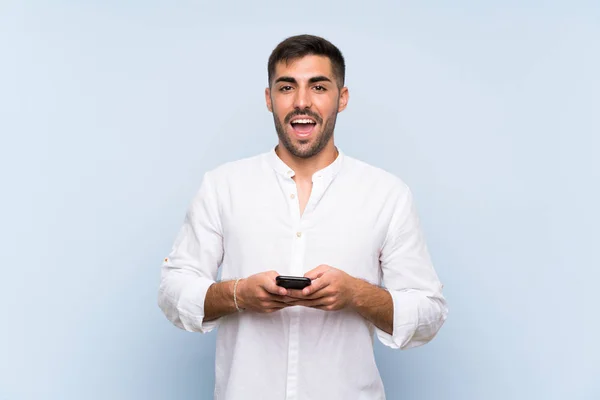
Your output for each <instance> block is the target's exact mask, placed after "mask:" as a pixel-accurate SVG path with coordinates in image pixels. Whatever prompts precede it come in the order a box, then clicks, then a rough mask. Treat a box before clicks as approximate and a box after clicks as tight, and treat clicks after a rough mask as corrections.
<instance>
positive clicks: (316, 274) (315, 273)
mask: <svg viewBox="0 0 600 400" xmlns="http://www.w3.org/2000/svg"><path fill="white" fill-rule="evenodd" d="M330 269H331V267H330V266H329V265H325V264H322V265H319V266H318V267H317V268H314V269H311V270H310V271H308V272H307V273H306V274H304V276H305V277H306V278H308V279H310V280H311V281H312V280H315V279H317V278H320V277H321V276H322V275H323V274H324V273H325V272H327V271H328V270H330Z"/></svg>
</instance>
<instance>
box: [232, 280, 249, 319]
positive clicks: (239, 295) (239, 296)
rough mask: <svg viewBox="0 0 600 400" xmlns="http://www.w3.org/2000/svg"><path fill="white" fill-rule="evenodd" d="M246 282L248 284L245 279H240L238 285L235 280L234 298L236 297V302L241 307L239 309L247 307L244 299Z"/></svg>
mask: <svg viewBox="0 0 600 400" xmlns="http://www.w3.org/2000/svg"><path fill="white" fill-rule="evenodd" d="M245 284H246V280H245V279H238V280H237V285H236V284H235V281H234V286H233V298H234V300H235V302H236V303H237V308H239V310H238V311H241V310H244V309H245V308H246V302H245V301H244V300H245V296H244V294H243V293H244V288H245Z"/></svg>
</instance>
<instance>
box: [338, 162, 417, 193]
mask: <svg viewBox="0 0 600 400" xmlns="http://www.w3.org/2000/svg"><path fill="white" fill-rule="evenodd" d="M344 164H345V165H346V168H345V175H346V176H347V177H348V178H349V179H352V180H355V181H356V182H357V183H358V184H360V185H361V186H364V187H368V188H370V189H371V190H375V191H377V192H380V191H385V192H388V193H390V192H392V193H395V194H398V195H402V194H404V195H406V194H408V192H410V188H409V187H408V185H407V184H406V182H405V181H404V180H403V179H402V178H401V177H400V176H398V175H396V174H394V173H392V172H390V171H387V170H385V169H383V168H381V167H378V166H376V165H373V164H369V163H367V162H365V161H362V160H359V159H357V158H354V157H351V156H345V158H344Z"/></svg>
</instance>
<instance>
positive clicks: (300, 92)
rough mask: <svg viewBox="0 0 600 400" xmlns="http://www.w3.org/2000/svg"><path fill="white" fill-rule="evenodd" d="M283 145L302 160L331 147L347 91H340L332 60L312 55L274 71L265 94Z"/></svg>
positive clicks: (343, 89) (280, 66)
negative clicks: (337, 119)
mask: <svg viewBox="0 0 600 400" xmlns="http://www.w3.org/2000/svg"><path fill="white" fill-rule="evenodd" d="M265 95H266V100H267V108H268V109H269V111H271V112H272V113H273V119H274V121H275V129H276V130H277V135H278V136H279V141H280V143H281V144H282V145H283V146H284V147H285V149H286V150H287V151H288V152H290V153H291V154H292V155H294V156H296V157H299V158H310V157H313V156H315V155H317V154H319V152H321V150H323V149H324V148H325V147H326V146H327V145H328V144H329V145H333V142H332V141H331V138H332V136H333V131H334V128H335V121H336V117H337V113H338V112H341V111H343V110H344V109H345V108H346V104H347V102H348V89H347V88H345V87H344V88H342V89H341V90H340V89H339V88H338V86H337V83H336V79H335V76H334V75H333V71H332V69H331V62H330V60H329V58H327V57H323V56H314V55H309V56H305V57H302V58H300V59H297V60H293V61H291V62H289V63H288V64H286V63H284V62H280V63H279V64H277V66H276V68H275V74H274V76H273V78H272V83H271V88H267V90H266V92H265Z"/></svg>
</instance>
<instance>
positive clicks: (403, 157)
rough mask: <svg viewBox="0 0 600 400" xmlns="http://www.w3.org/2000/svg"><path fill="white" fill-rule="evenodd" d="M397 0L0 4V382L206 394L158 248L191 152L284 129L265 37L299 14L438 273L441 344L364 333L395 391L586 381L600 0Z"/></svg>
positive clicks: (251, 146) (577, 386) (28, 394)
mask: <svg viewBox="0 0 600 400" xmlns="http://www.w3.org/2000/svg"><path fill="white" fill-rule="evenodd" d="M398 3H399V4H397V5H392V4H391V3H390V4H388V5H382V4H380V3H378V2H368V3H363V2H360V3H359V2H357V3H352V2H342V1H338V2H327V3H326V4H318V3H311V2H310V1H304V2H272V3H269V4H266V5H265V6H264V7H265V8H264V9H262V7H261V5H260V3H257V2H241V1H239V2H229V3H219V2H210V3H201V2H192V1H179V2H174V1H171V2H167V1H146V2H139V1H138V2H131V3H128V4H126V3H125V2H120V1H104V2H100V1H96V2H92V1H86V2H84V1H80V2H75V1H60V2H58V1H57V2H53V3H52V4H50V2H24V1H23V2H12V3H9V2H6V1H3V2H2V3H1V4H0V133H1V142H0V145H1V147H0V148H1V150H2V156H1V157H0V178H1V181H0V183H1V187H2V189H1V190H2V196H1V200H0V202H1V203H0V217H1V223H0V245H1V249H2V252H1V259H2V264H1V265H2V270H1V271H2V273H1V283H2V284H1V290H0V307H1V309H0V310H1V315H2V329H1V331H0V399H7V400H21V399H56V400H59V399H60V400H74V399H77V400H79V399H86V400H87V399H90V400H92V399H93V400H96V399H113V400H117V399H135V400H137V399H140V400H141V399H144V400H150V399H152V400H154V399H165V400H167V399H168V400H177V399H208V398H211V394H212V387H213V382H214V380H213V362H214V355H213V351H214V341H215V335H214V333H211V334H208V335H206V336H201V335H200V334H190V333H186V332H183V331H180V330H178V329H176V328H175V327H173V326H171V325H170V323H168V322H167V320H166V319H165V318H164V317H163V316H162V314H161V313H160V311H159V309H158V306H157V305H156V296H157V288H158V279H159V268H160V264H161V260H162V258H163V257H164V256H165V254H166V253H167V252H168V250H169V249H170V246H171V243H172V241H173V239H174V236H175V234H176V232H177V230H178V229H179V226H180V224H181V223H182V221H183V216H184V213H185V209H186V208H187V205H188V204H189V202H190V201H191V198H192V196H193V194H194V193H195V191H196V190H197V188H198V186H199V184H200V181H201V177H202V174H203V172H204V171H206V170H207V169H209V168H212V167H214V166H216V165H218V164H220V163H222V162H225V161H229V160H234V159H238V158H241V157H245V156H250V155H254V154H256V153H258V152H263V151H266V150H268V149H269V148H270V147H271V146H273V145H274V144H275V142H276V135H275V132H274V129H273V122H272V117H271V115H270V114H269V113H268V112H267V110H266V107H265V105H264V96H263V90H264V87H265V85H266V62H267V58H268V56H269V53H270V51H271V49H272V48H273V47H274V46H275V45H276V44H277V43H278V42H279V41H280V40H282V39H283V38H285V37H287V36H289V35H292V34H297V33H304V32H308V33H314V34H319V35H323V36H325V37H327V38H328V39H330V40H332V41H333V42H334V43H335V44H337V45H338V46H339V47H340V48H341V49H342V51H343V53H344V55H345V56H346V59H347V65H348V72H347V84H348V86H349V88H350V93H351V97H350V104H349V107H348V109H347V110H346V111H345V112H344V113H343V114H341V115H340V118H339V120H338V121H339V122H338V126H337V130H336V139H337V144H338V145H339V146H340V147H341V148H342V149H343V150H344V151H345V152H346V153H347V154H349V155H352V156H354V157H357V158H359V159H362V160H365V161H367V162H370V163H372V164H375V165H378V166H380V167H383V168H385V169H387V170H389V171H391V172H394V173H396V174H398V175H399V176H401V177H402V178H403V179H404V180H405V181H406V182H407V183H408V184H409V185H410V186H411V187H412V189H413V191H414V192H415V195H416V200H417V204H418V206H419V211H420V215H421V218H422V220H423V224H424V228H425V231H426V234H427V237H428V242H429V245H430V249H431V253H432V256H433V258H434V261H435V264H436V268H437V271H438V273H439V275H440V277H441V279H442V280H443V282H444V284H445V294H446V296H447V299H448V302H449V307H450V314H449V319H448V321H447V323H446V324H445V325H444V327H443V328H442V330H441V331H440V333H439V335H438V337H437V338H436V339H434V341H433V342H431V343H430V344H428V345H427V346H425V347H422V348H419V349H415V350H410V351H407V352H399V351H393V350H390V349H387V348H384V347H383V346H381V345H380V344H379V343H377V347H376V355H377V359H378V363H379V366H380V370H381V374H382V376H383V379H384V383H385V385H386V388H387V393H388V398H389V399H392V400H394V399H400V400H404V399H406V400H408V399H452V400H454V399H457V400H458V399H460V400H495V399H498V400H500V399H502V400H505V399H540V400H551V399H568V400H573V399H586V400H592V399H600V351H599V345H598V339H599V338H600V329H599V323H598V318H599V317H600V312H599V311H598V308H599V305H600V302H599V300H598V294H597V293H598V288H599V287H600V272H599V270H600V258H599V256H598V252H599V250H600V235H599V233H598V232H599V228H598V227H599V225H600V212H599V211H598V208H599V206H600V163H599V161H598V160H599V150H600V146H599V142H600V139H599V138H598V136H599V134H600V117H599V115H600V95H599V92H600V79H599V71H600V45H599V42H600V6H599V3H598V2H597V1H589V2H587V3H586V2H577V1H571V2H566V1H564V2H534V1H525V2H517V1H509V2H497V5H490V4H488V5H483V4H484V3H483V2H474V1H467V0H462V1H458V2H447V3H445V2H436V1H432V2H427V5H424V4H423V2H418V1H409V2H398ZM450 3H452V5H449V4H450ZM265 390H268V388H265Z"/></svg>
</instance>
